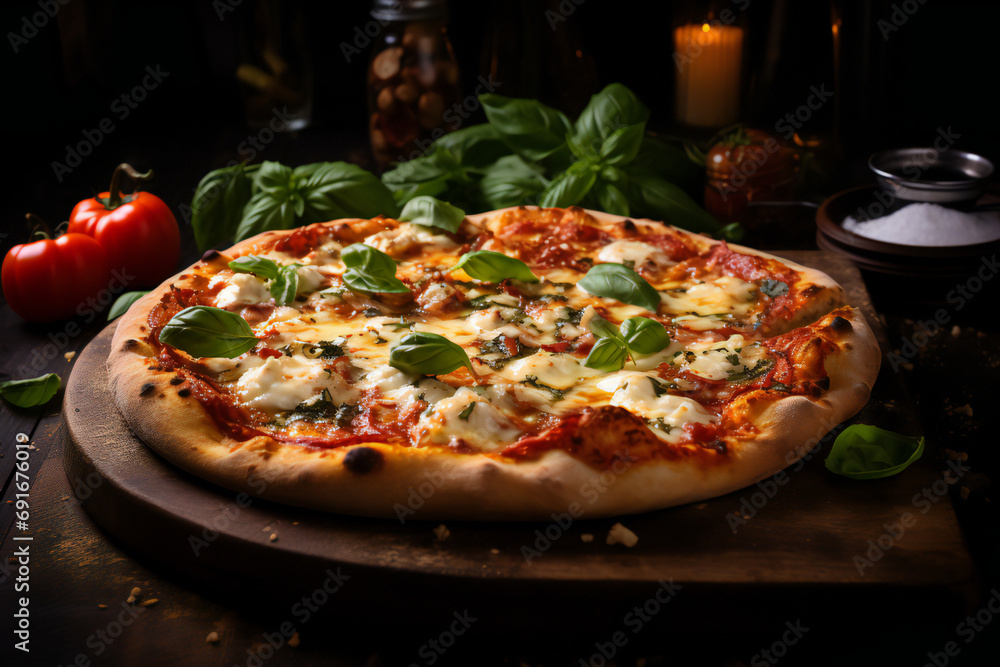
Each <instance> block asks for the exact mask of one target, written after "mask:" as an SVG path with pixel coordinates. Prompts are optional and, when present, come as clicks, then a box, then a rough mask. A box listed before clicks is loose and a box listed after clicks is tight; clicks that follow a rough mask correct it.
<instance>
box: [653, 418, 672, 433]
mask: <svg viewBox="0 0 1000 667" xmlns="http://www.w3.org/2000/svg"><path fill="white" fill-rule="evenodd" d="M646 423H647V424H648V425H649V427H650V428H655V429H656V430H657V431H663V432H664V433H670V432H671V431H673V430H674V429H675V428H677V427H676V426H671V425H670V424H668V423H666V422H665V421H663V417H657V418H656V419H647V420H646Z"/></svg>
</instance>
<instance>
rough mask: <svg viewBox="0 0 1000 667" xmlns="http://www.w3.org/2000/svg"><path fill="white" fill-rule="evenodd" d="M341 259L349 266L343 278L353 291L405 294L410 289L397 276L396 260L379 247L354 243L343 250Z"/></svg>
mask: <svg viewBox="0 0 1000 667" xmlns="http://www.w3.org/2000/svg"><path fill="white" fill-rule="evenodd" d="M340 259H341V261H343V262H344V266H346V267H347V269H346V270H345V271H344V273H343V275H342V276H341V280H343V281H344V284H345V285H347V287H348V288H350V289H351V290H352V291H355V292H376V293H384V294H405V293H407V292H409V291H410V288H408V287H407V286H406V284H405V283H404V282H403V281H402V280H400V279H399V278H397V277H396V262H395V261H394V260H393V259H392V257H389V255H387V254H385V253H384V252H382V251H381V250H378V249H377V248H373V247H371V246H370V245H365V244H364V243H354V244H352V245H349V246H347V247H346V248H344V249H343V250H342V251H341V253H340Z"/></svg>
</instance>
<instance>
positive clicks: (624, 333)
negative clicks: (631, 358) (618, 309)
mask: <svg viewBox="0 0 1000 667" xmlns="http://www.w3.org/2000/svg"><path fill="white" fill-rule="evenodd" d="M620 333H621V337H622V339H623V340H624V341H625V344H626V345H627V346H628V349H629V350H630V351H632V352H637V353H639V354H645V355H649V354H656V353H657V352H659V351H661V350H662V349H664V348H665V347H666V346H667V345H670V334H669V333H667V329H666V327H664V326H663V324H661V323H660V322H657V321H656V320H651V319H649V318H648V317H630V318H628V319H627V320H625V321H624V322H622V324H621V328H620Z"/></svg>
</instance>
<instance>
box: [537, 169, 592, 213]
mask: <svg viewBox="0 0 1000 667" xmlns="http://www.w3.org/2000/svg"><path fill="white" fill-rule="evenodd" d="M596 181H597V172H596V171H595V170H594V169H593V167H592V166H591V165H590V164H588V163H587V162H585V161H582V160H581V161H579V162H574V163H573V164H572V165H570V168H569V169H567V170H566V171H564V172H563V173H561V174H559V175H558V176H556V177H555V178H554V179H553V180H552V182H550V183H549V184H548V186H547V187H546V188H545V191H544V192H542V200H541V202H539V203H540V205H541V206H547V207H549V206H551V207H556V208H566V207H567V206H575V205H577V204H579V203H580V202H581V201H583V198H584V197H586V196H587V193H588V192H590V189H591V188H592V187H594V183H595V182H596Z"/></svg>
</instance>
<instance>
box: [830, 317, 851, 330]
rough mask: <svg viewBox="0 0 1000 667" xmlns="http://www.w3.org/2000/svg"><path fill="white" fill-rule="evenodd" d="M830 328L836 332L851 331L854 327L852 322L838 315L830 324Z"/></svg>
mask: <svg viewBox="0 0 1000 667" xmlns="http://www.w3.org/2000/svg"><path fill="white" fill-rule="evenodd" d="M830 328H831V329H833V330H834V331H850V330H851V329H853V328H854V326H853V325H852V324H851V321H850V320H847V319H844V318H843V317H841V316H840V315H837V316H836V317H835V318H833V321H832V322H830Z"/></svg>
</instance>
